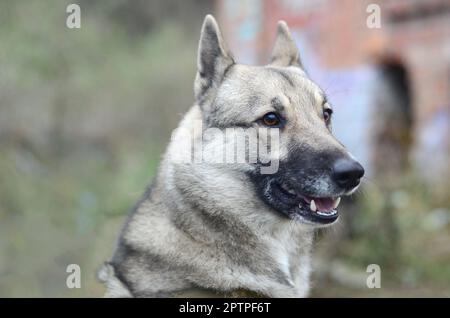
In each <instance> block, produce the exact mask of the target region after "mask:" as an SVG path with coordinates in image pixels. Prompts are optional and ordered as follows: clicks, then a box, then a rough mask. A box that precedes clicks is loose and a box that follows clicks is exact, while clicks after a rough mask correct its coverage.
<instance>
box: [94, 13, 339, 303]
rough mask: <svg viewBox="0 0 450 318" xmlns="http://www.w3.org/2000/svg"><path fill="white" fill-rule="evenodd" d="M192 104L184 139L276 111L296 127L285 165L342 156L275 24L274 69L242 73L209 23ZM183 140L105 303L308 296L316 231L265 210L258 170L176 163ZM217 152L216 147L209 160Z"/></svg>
mask: <svg viewBox="0 0 450 318" xmlns="http://www.w3.org/2000/svg"><path fill="white" fill-rule="evenodd" d="M195 98H196V102H195V104H194V105H193V106H192V108H191V109H190V110H189V111H188V113H187V114H186V115H185V117H184V119H183V120H182V121H181V123H180V126H179V127H180V128H183V129H184V131H186V130H188V131H192V132H193V133H194V129H195V128H196V125H197V123H198V121H201V122H202V123H203V125H204V127H203V128H207V127H228V126H235V127H252V126H254V125H255V119H256V118H258V116H262V115H263V114H264V113H266V112H268V111H271V110H272V109H273V107H279V108H280V110H279V111H281V112H284V113H285V116H286V117H287V118H288V119H289V125H287V126H286V127H285V131H284V132H283V136H282V144H281V149H280V158H281V160H283V158H287V157H289V154H290V153H291V152H292V145H293V144H301V145H303V146H305V145H306V146H308V147H310V148H313V149H316V150H317V149H335V150H336V151H340V152H344V151H345V150H344V148H343V146H342V145H341V144H340V143H339V142H338V141H337V140H335V139H334V137H333V136H332V135H331V133H330V129H329V127H327V126H326V125H325V124H324V122H323V119H322V117H321V116H322V115H321V112H322V107H323V105H322V104H323V98H324V97H323V93H322V91H321V90H320V88H319V87H317V85H315V84H314V83H313V82H311V81H310V80H309V79H308V78H307V75H306V73H305V72H304V70H303V69H302V68H301V61H300V55H299V53H298V51H297V48H296V47H295V43H294V41H293V40H292V37H291V36H290V34H289V30H288V28H287V25H286V23H284V22H280V23H279V24H278V36H277V39H276V44H275V47H274V52H273V54H272V58H271V62H270V64H269V65H268V66H245V65H239V64H236V63H235V62H234V59H233V57H232V56H231V53H230V52H229V51H228V50H227V49H226V46H225V44H224V41H223V38H222V35H221V33H220V30H219V28H218V25H217V23H216V21H215V20H214V18H213V17H212V16H207V17H206V18H205V21H204V24H203V28H202V33H201V39H200V44H199V55H198V73H197V77H196V80H195ZM194 134H195V133H194ZM185 138H187V137H185V136H184V135H182V134H181V133H180V134H179V135H177V133H175V135H174V136H173V138H172V142H171V143H170V144H169V146H168V149H167V151H166V153H165V156H164V158H163V160H162V162H161V165H160V167H159V169H158V173H157V176H156V177H155V180H154V182H153V186H152V188H151V191H148V192H147V193H146V194H145V195H144V197H143V199H142V200H141V201H140V202H139V203H138V205H137V206H136V208H135V209H134V211H133V212H132V214H131V215H130V216H129V218H128V220H127V222H126V224H125V225H124V228H123V230H122V232H121V234H120V239H119V243H118V245H117V248H116V251H115V253H114V256H113V257H112V259H111V260H110V261H109V262H108V263H107V264H106V265H105V267H104V269H103V270H102V275H101V278H102V280H103V281H104V282H105V284H106V287H107V293H106V296H108V297H131V296H136V297H166V296H174V297H175V296H176V295H179V294H180V293H181V294H183V293H184V292H185V291H190V290H207V291H209V292H211V295H217V294H220V295H227V294H230V293H232V292H233V291H236V290H241V289H244V290H249V291H252V292H255V293H258V294H260V295H264V296H268V297H304V296H306V295H307V294H308V291H309V286H310V284H309V275H310V251H311V247H312V241H313V234H314V230H315V227H314V226H311V225H309V224H305V223H304V222H300V221H298V220H295V219H294V220H292V219H289V218H286V217H284V216H282V215H280V214H279V213H276V212H275V211H274V210H273V209H272V208H270V207H269V206H268V205H266V204H265V203H264V202H263V201H262V200H261V199H260V197H259V196H258V194H257V193H256V191H255V188H254V186H253V184H252V182H251V181H250V180H249V178H248V175H247V173H248V172H251V171H253V169H254V166H253V165H251V164H235V165H233V164H229V165H217V164H208V163H200V164H196V163H175V162H173V160H172V158H173V156H174V155H175V154H176V153H178V152H180V151H181V150H182V149H183V148H184V147H187V146H186V145H187V144H189V143H188V142H186V143H185V142H184V141H187V140H186V139H185ZM194 138H199V135H198V132H197V135H195V136H194ZM214 146H215V140H214V138H213V139H212V140H208V141H205V145H204V150H205V151H209V150H210V149H213V148H214ZM310 183H311V186H314V187H317V190H318V191H329V189H328V188H327V189H320V188H324V187H327V179H326V177H324V179H323V180H310ZM184 295H186V294H184ZM187 295H190V294H189V293H188V294H187ZM192 295H193V294H192ZM202 295H204V294H202Z"/></svg>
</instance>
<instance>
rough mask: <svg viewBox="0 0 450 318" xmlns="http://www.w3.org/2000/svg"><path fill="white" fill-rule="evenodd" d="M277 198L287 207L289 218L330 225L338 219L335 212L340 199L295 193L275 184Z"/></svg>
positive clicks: (337, 213) (282, 185) (283, 185)
mask: <svg viewBox="0 0 450 318" xmlns="http://www.w3.org/2000/svg"><path fill="white" fill-rule="evenodd" d="M275 187H276V188H277V191H276V193H277V197H278V198H279V199H280V200H282V201H284V202H283V203H284V204H286V205H289V206H290V208H289V215H290V216H294V217H295V216H301V217H302V218H303V219H304V220H306V221H309V222H312V223H319V224H330V223H333V222H334V221H336V220H337V219H338V217H339V212H338V210H337V208H338V206H339V203H340V202H341V198H340V197H314V196H307V195H304V194H300V193H297V192H296V191H294V190H293V189H291V188H289V187H288V186H286V185H285V184H278V183H277V184H276V186H275Z"/></svg>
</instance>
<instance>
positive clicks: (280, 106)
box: [270, 97, 284, 113]
mask: <svg viewBox="0 0 450 318" xmlns="http://www.w3.org/2000/svg"><path fill="white" fill-rule="evenodd" d="M270 104H271V105H272V107H273V108H274V109H275V110H276V111H277V112H278V113H282V112H283V111H284V105H283V104H282V103H281V101H280V99H279V98H278V97H274V98H272V100H271V101H270Z"/></svg>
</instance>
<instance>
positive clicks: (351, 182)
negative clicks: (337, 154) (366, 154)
mask: <svg viewBox="0 0 450 318" xmlns="http://www.w3.org/2000/svg"><path fill="white" fill-rule="evenodd" d="M363 175H364V168H363V167H362V166H361V165H360V164H359V162H357V161H355V160H352V159H338V160H337V161H336V162H335V163H334V166H333V179H334V181H335V182H336V183H337V184H338V185H339V186H341V187H343V188H345V189H348V190H350V189H352V188H354V187H356V186H357V185H358V184H359V180H360V179H361V178H362V176H363Z"/></svg>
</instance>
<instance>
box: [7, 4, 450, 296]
mask: <svg viewBox="0 0 450 318" xmlns="http://www.w3.org/2000/svg"><path fill="white" fill-rule="evenodd" d="M69 3H77V4H78V5H79V6H80V8H81V28H80V29H69V28H67V26H66V19H67V17H68V15H69V14H68V13H66V8H67V5H68V4H69ZM369 4H377V5H379V8H380V9H381V11H380V13H381V27H380V28H369V27H368V24H367V19H368V17H369V16H370V15H371V14H372V13H373V11H370V10H369V11H370V12H367V11H366V10H367V8H368V5H369ZM208 13H213V14H214V15H215V16H216V18H217V19H218V21H219V24H220V25H221V27H222V30H223V33H224V35H225V39H226V41H227V42H228V44H229V46H230V48H231V50H232V51H233V52H234V55H235V57H236V59H237V61H238V62H241V63H245V64H265V63H267V60H268V56H269V54H270V50H271V47H272V45H273V40H274V36H275V27H276V22H277V21H278V20H280V19H283V20H285V21H287V23H288V24H289V26H290V28H291V31H292V33H293V36H294V38H295V40H296V42H297V44H298V46H299V48H300V52H301V55H302V60H303V64H304V65H305V67H306V69H307V71H308V73H309V74H310V76H311V78H312V79H313V80H314V81H316V82H317V83H319V85H321V87H323V88H324V90H325V92H326V93H327V95H328V98H329V100H330V101H331V103H332V104H333V105H334V109H335V117H334V123H333V126H334V127H333V129H334V131H335V134H336V135H337V137H338V138H340V139H341V141H342V142H343V143H344V144H346V145H347V147H348V148H349V150H350V151H351V152H352V153H354V154H355V155H356V157H358V158H359V159H360V160H361V161H362V162H363V163H364V165H365V167H366V168H367V170H368V176H367V178H365V180H364V184H363V186H362V188H361V191H359V192H358V193H357V194H355V195H353V196H352V197H351V198H349V199H347V200H345V201H346V202H343V203H344V204H345V207H343V208H342V211H344V213H343V218H342V220H341V222H340V224H338V225H337V226H335V227H333V228H332V229H328V230H324V231H321V232H320V233H318V235H317V244H316V245H317V248H316V249H315V251H314V279H313V281H314V286H313V289H312V296H315V297H329V296H341V297H349V296H357V297H359V296H368V297H382V296H388V297H389V296H394V297H398V296H426V297H428V296H447V297H450V164H449V159H450V158H449V156H450V140H449V136H450V2H449V1H448V0H429V1H425V0H423V1H418V0H415V1H404V0H400V1H393V0H384V1H358V0H340V1H333V0H318V1H312V0H303V1H294V0H279V1H275V0H243V1H235V0H215V1H207V0H197V1H194V0H184V1H175V0H165V1H163V0H161V1H144V0H135V1H126V0H111V1H106V0H96V1H92V0H91V1H89V0H78V1H52V0H39V1H38V0H31V1H23V0H19V1H9V0H0V296H3V297H52V296H53V297H98V296H101V295H102V293H103V287H102V285H101V284H99V283H98V282H97V280H96V278H95V272H96V270H97V269H98V268H99V266H100V264H101V263H102V262H103V261H104V260H106V259H108V258H109V257H110V256H111V254H112V251H113V248H114V244H115V240H116V237H117V234H118V231H119V230H120V227H121V225H122V223H123V221H124V219H125V216H126V215H127V213H128V211H129V209H130V208H131V207H132V206H133V204H134V203H135V202H136V201H137V200H138V199H139V197H140V195H141V194H142V192H143V191H144V188H145V187H146V185H147V184H148V183H149V182H150V180H151V178H152V176H153V175H154V173H155V169H156V167H157V165H158V162H159V160H160V156H161V154H162V152H163V151H164V148H165V146H166V144H167V142H168V141H169V138H170V133H171V131H172V130H173V129H174V128H175V127H176V126H177V123H178V121H179V120H180V118H181V116H182V115H183V114H184V113H185V112H186V111H187V109H188V108H189V107H190V105H191V104H192V102H193V100H194V99H193V79H194V76H195V72H196V67H195V64H196V49H197V43H198V38H199V32H200V27H201V24H202V21H203V18H204V16H205V15H206V14H208ZM69 264H79V265H80V267H81V274H82V276H81V277H82V281H81V288H80V289H68V288H67V287H66V277H67V273H66V267H67V265H69ZM369 264H378V265H380V267H381V274H382V275H381V288H380V289H369V288H367V287H366V278H367V275H368V274H367V273H366V268H367V266H368V265H369Z"/></svg>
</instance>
